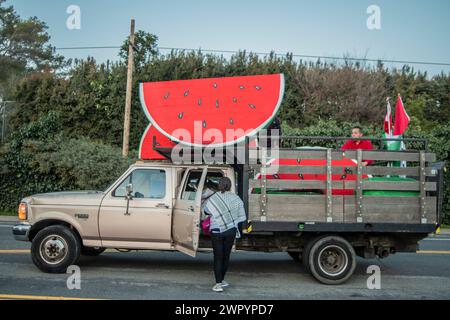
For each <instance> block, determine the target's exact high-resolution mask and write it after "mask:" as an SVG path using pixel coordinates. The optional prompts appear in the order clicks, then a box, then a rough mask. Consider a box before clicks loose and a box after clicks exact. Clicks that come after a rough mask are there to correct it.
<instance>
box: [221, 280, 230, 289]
mask: <svg viewBox="0 0 450 320" xmlns="http://www.w3.org/2000/svg"><path fill="white" fill-rule="evenodd" d="M221 285H222V288H225V287H228V286H229V285H230V284H229V283H228V282H226V281H225V280H223V281H222V283H221Z"/></svg>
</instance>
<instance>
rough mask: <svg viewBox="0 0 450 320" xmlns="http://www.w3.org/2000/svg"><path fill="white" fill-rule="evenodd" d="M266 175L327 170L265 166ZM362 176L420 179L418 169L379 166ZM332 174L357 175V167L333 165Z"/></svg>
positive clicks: (324, 170)
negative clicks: (402, 176) (401, 176)
mask: <svg viewBox="0 0 450 320" xmlns="http://www.w3.org/2000/svg"><path fill="white" fill-rule="evenodd" d="M266 168H267V172H268V174H279V173H282V174H284V173H287V174H327V168H326V167H325V166H306V165H305V166H304V165H302V166H300V165H298V166H296V165H290V166H287V165H279V166H276V165H271V164H268V165H267V167H266ZM250 169H252V170H256V171H260V170H261V165H260V164H253V165H250ZM362 170H363V171H362V174H363V175H366V174H370V175H375V176H388V175H391V176H399V175H404V176H408V177H420V175H421V169H420V167H406V168H400V167H381V166H368V167H363V168H362ZM331 171H332V174H344V173H347V174H357V166H356V164H355V166H338V165H333V167H332V168H331ZM425 175H426V176H427V177H434V176H436V175H437V170H436V169H435V168H432V167H426V168H425Z"/></svg>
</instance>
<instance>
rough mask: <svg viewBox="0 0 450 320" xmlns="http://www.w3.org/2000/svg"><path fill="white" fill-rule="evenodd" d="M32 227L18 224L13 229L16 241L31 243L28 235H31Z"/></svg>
mask: <svg viewBox="0 0 450 320" xmlns="http://www.w3.org/2000/svg"><path fill="white" fill-rule="evenodd" d="M30 229H31V225H29V224H26V223H20V224H16V225H15V226H14V227H13V229H12V232H13V235H14V238H15V239H16V240H19V241H30V240H29V238H28V235H29V233H30Z"/></svg>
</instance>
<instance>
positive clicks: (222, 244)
mask: <svg viewBox="0 0 450 320" xmlns="http://www.w3.org/2000/svg"><path fill="white" fill-rule="evenodd" d="M230 190H231V180H230V179H229V178H227V177H222V178H220V180H219V185H218V192H217V193H215V194H213V195H212V196H211V197H210V198H209V199H208V200H207V201H206V203H205V212H207V213H208V214H210V215H211V241H212V247H213V252H214V276H215V279H216V284H215V285H214V287H213V291H215V292H221V291H223V288H224V287H227V286H229V284H228V283H227V282H226V281H225V274H226V272H227V269H228V263H229V261H230V254H231V249H232V248H233V244H234V240H235V239H236V238H240V237H241V235H240V232H239V224H240V223H241V222H244V221H245V220H246V219H247V217H246V214H245V209H244V203H243V202H242V200H241V198H239V196H237V195H236V194H235V193H233V192H231V191H230Z"/></svg>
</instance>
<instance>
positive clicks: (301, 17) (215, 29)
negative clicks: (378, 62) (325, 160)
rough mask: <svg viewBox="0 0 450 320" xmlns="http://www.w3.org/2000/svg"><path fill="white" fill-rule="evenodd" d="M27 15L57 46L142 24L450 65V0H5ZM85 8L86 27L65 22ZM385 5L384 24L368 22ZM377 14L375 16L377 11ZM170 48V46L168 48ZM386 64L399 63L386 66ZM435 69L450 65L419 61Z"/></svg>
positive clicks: (177, 38)
mask: <svg viewBox="0 0 450 320" xmlns="http://www.w3.org/2000/svg"><path fill="white" fill-rule="evenodd" d="M6 4H7V5H13V6H14V8H15V9H16V11H17V12H18V14H19V15H20V16H21V17H22V18H27V17H31V16H36V17H38V18H39V19H41V20H43V21H45V22H46V23H47V25H48V28H49V29H48V32H49V34H50V36H51V44H52V45H53V46H55V47H57V48H63V47H76V46H120V45H121V44H122V43H123V41H124V40H125V39H126V37H127V36H128V34H129V30H130V19H131V18H134V19H135V20H136V29H137V30H144V31H146V32H150V33H153V34H155V35H157V36H158V38H159V40H158V45H159V46H161V47H176V48H197V49H198V48H203V49H214V50H232V51H236V50H243V49H246V50H248V51H253V52H270V51H275V52H277V53H278V52H279V53H286V52H292V53H294V54H304V55H323V56H337V57H343V56H344V55H347V56H351V57H358V58H361V57H367V58H371V59H388V60H403V61H404V60H406V61H420V62H422V61H425V62H439V63H447V64H450V16H449V15H450V1H448V0H429V1H424V0H422V1H418V0H395V1H394V0H316V1H307V0H284V1H283V0H279V1H274V0H272V1H268V0H258V1H257V0H240V1H236V0H227V1H224V0H222V1H214V0H209V1H207V0H190V1H189V0H185V1H182V0H164V1H162V0H128V1H124V0H39V1H37V0H7V2H6ZM71 5H76V6H78V7H79V9H80V12H81V13H80V29H69V28H68V27H67V25H66V22H67V20H68V19H69V18H70V16H71V13H67V12H66V11H67V9H68V7H69V6H71ZM371 5H375V6H378V8H379V9H380V15H379V19H378V20H371V21H379V22H380V24H379V27H380V28H379V29H372V30H370V29H369V28H368V26H367V20H368V19H370V18H371V17H373V11H372V12H370V13H367V10H368V7H369V6H371ZM375 18H376V17H375ZM162 52H164V51H162ZM58 53H60V54H62V55H64V56H66V57H68V58H75V57H78V58H83V57H86V56H88V55H89V56H93V57H94V58H96V60H97V61H99V62H104V61H106V60H107V59H110V60H117V59H118V55H117V54H118V49H97V50H93V49H90V50H60V51H58ZM387 65H388V66H390V67H392V66H397V67H399V66H401V65H398V64H387ZM414 68H415V69H416V70H421V71H427V72H428V73H429V74H430V75H434V74H438V73H440V72H441V71H443V72H445V73H448V72H450V65H447V66H430V65H414Z"/></svg>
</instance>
